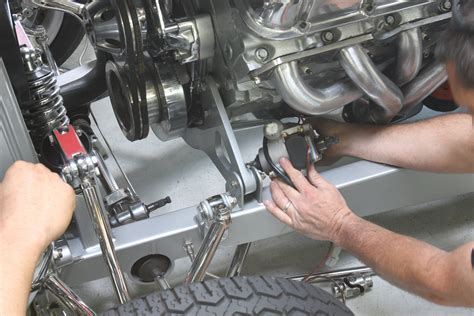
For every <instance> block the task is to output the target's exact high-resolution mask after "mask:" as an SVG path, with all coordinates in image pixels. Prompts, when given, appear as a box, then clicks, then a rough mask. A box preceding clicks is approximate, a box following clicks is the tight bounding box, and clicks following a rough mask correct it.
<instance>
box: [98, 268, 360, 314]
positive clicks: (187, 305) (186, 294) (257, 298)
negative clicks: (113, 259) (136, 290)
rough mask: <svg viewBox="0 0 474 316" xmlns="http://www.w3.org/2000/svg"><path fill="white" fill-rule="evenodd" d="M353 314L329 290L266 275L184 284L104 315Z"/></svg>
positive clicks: (134, 301) (132, 302)
mask: <svg viewBox="0 0 474 316" xmlns="http://www.w3.org/2000/svg"><path fill="white" fill-rule="evenodd" d="M171 314H172V315H338V316H339V315H353V313H352V312H351V311H350V310H349V309H348V308H347V307H346V306H345V305H343V304H342V303H341V302H339V301H338V300H337V299H336V298H335V297H333V296H332V295H330V294H329V293H327V292H325V291H323V290H321V289H319V288H317V287H315V286H313V285H309V284H306V283H302V282H296V281H289V280H287V279H283V278H272V277H266V276H252V277H235V278H231V279H217V280H209V281H205V282H202V283H192V284H189V285H181V286H178V287H176V288H174V289H171V290H166V291H161V292H156V293H153V294H150V295H147V296H145V297H142V298H139V299H136V300H133V301H131V302H128V303H126V304H124V305H121V306H119V307H117V308H114V309H111V310H109V311H107V312H105V313H103V314H102V315H107V316H124V315H171Z"/></svg>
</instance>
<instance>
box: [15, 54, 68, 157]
mask: <svg viewBox="0 0 474 316" xmlns="http://www.w3.org/2000/svg"><path fill="white" fill-rule="evenodd" d="M20 53H21V55H22V58H23V62H24V65H25V71H26V77H27V80H28V86H29V89H30V94H31V99H30V100H29V101H28V102H25V103H24V104H21V110H22V114H23V118H24V119H25V123H26V126H27V127H28V130H29V132H30V136H31V139H32V141H33V144H34V146H35V148H36V150H37V151H40V149H41V146H42V145H43V141H44V139H45V137H46V136H47V135H49V134H51V133H52V132H53V130H55V129H58V128H64V127H66V126H67V125H68V124H69V118H68V116H67V113H66V108H65V107H64V105H63V99H62V97H61V95H60V94H59V86H58V84H57V81H56V75H55V74H54V72H53V71H52V70H51V68H50V67H48V66H47V65H45V64H43V61H42V59H41V52H40V51H39V50H36V49H32V48H28V47H26V46H23V47H22V48H21V49H20Z"/></svg>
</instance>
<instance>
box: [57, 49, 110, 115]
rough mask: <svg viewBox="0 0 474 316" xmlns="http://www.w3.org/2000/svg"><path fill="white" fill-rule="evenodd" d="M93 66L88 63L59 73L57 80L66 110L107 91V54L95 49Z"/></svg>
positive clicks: (72, 108) (71, 109)
mask: <svg viewBox="0 0 474 316" xmlns="http://www.w3.org/2000/svg"><path fill="white" fill-rule="evenodd" d="M96 54H97V59H96V62H95V65H94V66H91V65H89V64H87V65H84V66H81V67H78V68H75V69H73V70H71V71H69V72H67V73H65V74H63V75H60V76H59V78H58V82H59V85H60V89H61V96H62V97H63V100H64V106H65V107H66V109H67V110H70V111H73V110H74V109H77V108H80V107H82V106H85V105H87V104H88V103H90V102H92V101H94V100H96V99H97V98H99V97H100V96H102V95H104V93H105V92H106V91H107V84H106V81H105V64H106V63H107V60H108V59H109V56H108V54H107V53H105V52H101V51H97V53H96Z"/></svg>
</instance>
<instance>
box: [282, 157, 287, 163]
mask: <svg viewBox="0 0 474 316" xmlns="http://www.w3.org/2000/svg"><path fill="white" fill-rule="evenodd" d="M287 162H288V159H286V158H285V157H283V158H281V159H280V163H287Z"/></svg>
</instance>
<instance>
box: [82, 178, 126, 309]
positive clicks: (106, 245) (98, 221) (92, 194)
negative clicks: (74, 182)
mask: <svg viewBox="0 0 474 316" xmlns="http://www.w3.org/2000/svg"><path fill="white" fill-rule="evenodd" d="M81 189H82V193H83V195H84V199H85V201H86V205H87V209H88V210H89V214H90V217H91V221H92V224H93V225H94V228H95V231H96V234H97V237H98V238H99V245H100V249H101V251H102V253H103V257H104V260H105V263H106V266H107V268H108V270H109V274H110V277H111V279H112V282H113V285H114V289H115V292H116V294H117V296H118V298H119V301H120V303H121V304H124V303H126V302H127V301H129V300H130V294H129V292H128V288H127V284H126V282H125V277H124V274H123V272H122V269H121V267H120V263H119V260H118V258H117V255H116V253H115V247H114V242H113V239H112V233H111V231H110V227H109V226H108V223H107V218H106V216H105V214H104V213H103V211H102V209H103V207H102V206H101V205H102V204H101V203H102V202H101V200H100V198H99V194H98V192H97V188H96V187H95V184H94V182H93V181H90V180H84V181H82V183H81Z"/></svg>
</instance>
